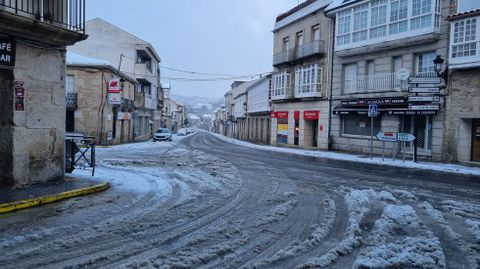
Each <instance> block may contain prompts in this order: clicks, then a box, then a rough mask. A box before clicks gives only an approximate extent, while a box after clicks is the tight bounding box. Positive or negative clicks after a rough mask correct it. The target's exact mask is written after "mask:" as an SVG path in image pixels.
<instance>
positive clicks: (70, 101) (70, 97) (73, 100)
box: [65, 92, 77, 109]
mask: <svg viewBox="0 0 480 269" xmlns="http://www.w3.org/2000/svg"><path fill="white" fill-rule="evenodd" d="M65 105H66V106H67V109H77V93H76V92H67V94H66V95H65Z"/></svg>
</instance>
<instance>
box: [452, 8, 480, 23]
mask: <svg viewBox="0 0 480 269" xmlns="http://www.w3.org/2000/svg"><path fill="white" fill-rule="evenodd" d="M478 15H480V9H475V10H471V11H467V12H463V13H458V14H455V15H450V16H448V17H447V20H450V21H452V20H458V19H463V18H468V17H473V16H478Z"/></svg>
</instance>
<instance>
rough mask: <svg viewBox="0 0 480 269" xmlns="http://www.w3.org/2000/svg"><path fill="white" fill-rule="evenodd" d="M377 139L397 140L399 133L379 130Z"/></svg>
mask: <svg viewBox="0 0 480 269" xmlns="http://www.w3.org/2000/svg"><path fill="white" fill-rule="evenodd" d="M377 139H378V140H380V141H385V142H396V141H397V133H393V132H379V133H378V134H377Z"/></svg>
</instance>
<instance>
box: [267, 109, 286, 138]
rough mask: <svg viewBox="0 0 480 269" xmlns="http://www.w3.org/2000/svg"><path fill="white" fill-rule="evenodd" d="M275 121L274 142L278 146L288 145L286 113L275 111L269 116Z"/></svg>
mask: <svg viewBox="0 0 480 269" xmlns="http://www.w3.org/2000/svg"><path fill="white" fill-rule="evenodd" d="M270 117H271V118H275V119H276V126H275V127H276V128H275V130H276V132H275V133H276V142H277V143H278V144H287V143H288V111H276V112H272V113H271V114H270Z"/></svg>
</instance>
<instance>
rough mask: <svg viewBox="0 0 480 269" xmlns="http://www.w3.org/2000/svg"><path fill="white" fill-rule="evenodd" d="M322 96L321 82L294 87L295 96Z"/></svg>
mask: <svg viewBox="0 0 480 269" xmlns="http://www.w3.org/2000/svg"><path fill="white" fill-rule="evenodd" d="M314 97H322V84H321V83H317V84H310V85H302V86H298V87H295V98H314Z"/></svg>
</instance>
